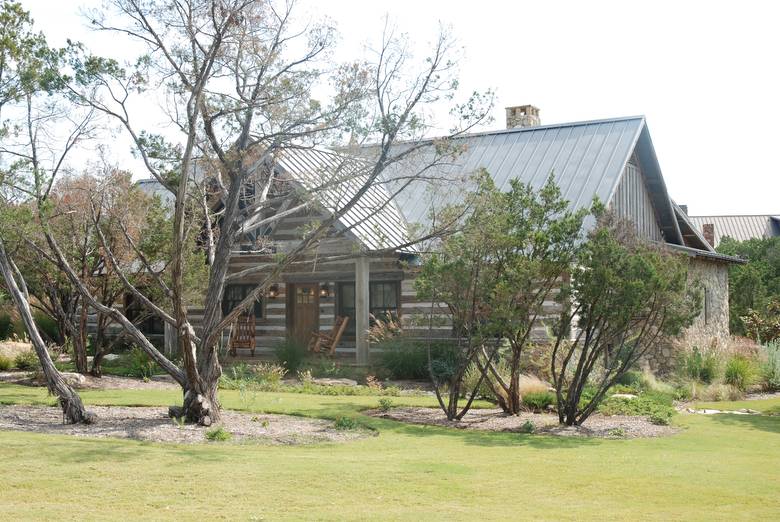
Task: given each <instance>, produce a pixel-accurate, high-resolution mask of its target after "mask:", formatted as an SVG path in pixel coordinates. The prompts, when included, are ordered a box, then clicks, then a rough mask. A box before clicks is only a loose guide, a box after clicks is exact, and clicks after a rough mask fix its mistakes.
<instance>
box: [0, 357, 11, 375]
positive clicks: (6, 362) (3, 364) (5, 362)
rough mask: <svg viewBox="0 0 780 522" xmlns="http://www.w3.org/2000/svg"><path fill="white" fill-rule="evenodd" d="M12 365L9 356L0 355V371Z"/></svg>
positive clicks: (4, 370) (5, 370)
mask: <svg viewBox="0 0 780 522" xmlns="http://www.w3.org/2000/svg"><path fill="white" fill-rule="evenodd" d="M13 367H14V362H13V361H12V360H11V358H10V357H6V356H5V355H0V372H7V371H8V370H10V369H11V368H13Z"/></svg>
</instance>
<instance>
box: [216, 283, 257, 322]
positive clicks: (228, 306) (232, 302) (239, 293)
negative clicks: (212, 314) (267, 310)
mask: <svg viewBox="0 0 780 522" xmlns="http://www.w3.org/2000/svg"><path fill="white" fill-rule="evenodd" d="M256 286H257V285H227V286H225V293H224V295H223V296H222V315H227V314H229V313H230V312H231V311H232V310H233V309H234V308H235V307H236V306H238V305H239V303H240V302H241V301H243V300H244V298H245V297H246V296H248V295H249V294H250V293H252V290H254V289H255V287H256ZM253 312H254V314H255V318H257V319H260V318H262V317H263V303H262V302H261V301H260V300H259V299H258V300H257V301H255V305H254V308H253Z"/></svg>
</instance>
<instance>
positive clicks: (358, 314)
mask: <svg viewBox="0 0 780 522" xmlns="http://www.w3.org/2000/svg"><path fill="white" fill-rule="evenodd" d="M368 266H369V261H368V258H367V257H363V256H361V257H359V258H357V259H356V260H355V355H356V357H357V361H356V362H357V364H358V365H360V366H366V365H368V325H369V322H368V314H369V293H368Z"/></svg>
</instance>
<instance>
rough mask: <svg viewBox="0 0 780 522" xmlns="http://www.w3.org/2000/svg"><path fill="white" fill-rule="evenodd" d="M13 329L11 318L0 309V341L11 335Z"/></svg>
mask: <svg viewBox="0 0 780 522" xmlns="http://www.w3.org/2000/svg"><path fill="white" fill-rule="evenodd" d="M13 331H14V328H13V318H12V317H11V315H10V314H8V313H5V312H2V311H0V341H2V340H5V339H8V338H9V337H11V334H12V333H13Z"/></svg>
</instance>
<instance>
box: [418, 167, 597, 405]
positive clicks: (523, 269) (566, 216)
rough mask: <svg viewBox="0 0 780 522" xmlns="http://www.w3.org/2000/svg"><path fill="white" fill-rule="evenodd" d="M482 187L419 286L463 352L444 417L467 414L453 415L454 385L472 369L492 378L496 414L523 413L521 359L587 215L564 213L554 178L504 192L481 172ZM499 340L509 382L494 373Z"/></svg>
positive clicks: (426, 268)
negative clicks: (443, 309) (438, 307)
mask: <svg viewBox="0 0 780 522" xmlns="http://www.w3.org/2000/svg"><path fill="white" fill-rule="evenodd" d="M479 184H480V188H479V196H478V197H477V200H476V202H475V208H474V210H473V212H472V213H471V214H470V215H469V217H468V219H467V220H466V222H465V225H464V227H463V230H462V231H461V232H459V233H457V234H454V235H452V236H449V237H447V238H445V239H444V240H443V242H442V245H441V248H440V249H439V250H438V251H436V252H435V253H434V254H432V255H430V256H429V257H428V259H427V260H426V261H425V263H424V265H423V269H422V272H421V275H420V277H418V279H417V288H418V292H420V293H421V295H422V296H423V297H424V298H427V299H431V300H432V301H436V300H438V301H441V302H444V303H446V304H447V306H448V307H449V310H450V313H451V316H452V320H453V326H454V332H455V336H456V338H457V339H459V343H460V345H461V348H462V349H461V351H460V352H459V358H458V359H457V364H456V365H455V368H454V369H453V371H452V372H451V374H450V377H451V379H450V380H449V381H448V383H447V384H448V388H449V390H450V401H449V406H447V407H446V408H445V411H446V412H447V413H448V416H449V415H455V416H457V415H460V416H461V417H462V415H463V413H465V412H461V413H459V414H457V415H456V414H455V413H454V412H455V407H456V406H455V404H456V402H457V398H455V397H453V390H455V391H456V392H460V384H459V383H460V382H461V381H462V378H463V375H464V373H465V372H466V370H467V368H468V367H469V365H470V364H471V363H472V362H476V363H477V364H478V365H479V366H480V368H481V370H482V373H483V375H484V374H485V373H488V374H489V375H490V378H489V380H488V382H489V384H490V387H491V389H492V390H493V393H494V394H495V396H496V397H497V399H498V403H499V405H500V406H501V408H502V409H503V410H504V411H505V412H507V413H510V414H514V415H516V414H519V413H520V411H521V404H522V397H521V396H520V375H521V366H520V362H521V358H522V354H523V352H524V349H525V348H526V347H527V346H528V345H529V344H530V343H532V342H534V339H533V337H532V331H533V329H534V327H538V326H540V325H542V324H544V322H545V320H546V318H545V312H544V302H545V301H546V300H548V299H549V298H550V297H551V296H552V295H553V294H554V293H555V292H556V291H557V288H558V287H559V286H560V285H561V284H562V280H563V278H564V276H565V275H566V274H567V272H568V271H569V270H570V268H571V263H572V261H573V259H574V256H575V252H576V245H577V241H578V239H579V238H580V230H581V228H582V221H583V219H584V217H585V215H586V212H587V211H586V210H582V211H580V212H571V211H569V210H568V203H567V202H566V201H565V200H563V199H562V198H561V194H560V190H559V189H558V186H557V185H556V184H555V180H554V178H553V176H550V178H549V179H548V180H547V182H546V183H545V185H544V186H543V187H541V188H540V189H538V190H536V189H534V188H533V187H532V186H531V185H530V184H523V183H521V182H519V181H518V180H512V181H511V184H510V188H509V190H508V191H507V192H502V191H500V190H498V189H497V188H496V187H495V185H494V184H493V182H492V180H491V178H490V177H489V176H488V175H487V174H485V173H483V174H482V177H481V179H480V182H479ZM500 341H502V342H505V343H506V344H507V345H508V353H507V354H506V356H505V357H506V358H507V360H508V361H507V362H508V364H507V366H508V367H509V375H508V376H507V375H502V374H501V373H500V372H499V371H498V370H497V364H496V357H495V354H496V351H497V348H498V344H499V342H500ZM435 380H436V378H435V376H434V381H435ZM480 383H481V379H480ZM467 407H468V405H467ZM457 418H460V417H457Z"/></svg>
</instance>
